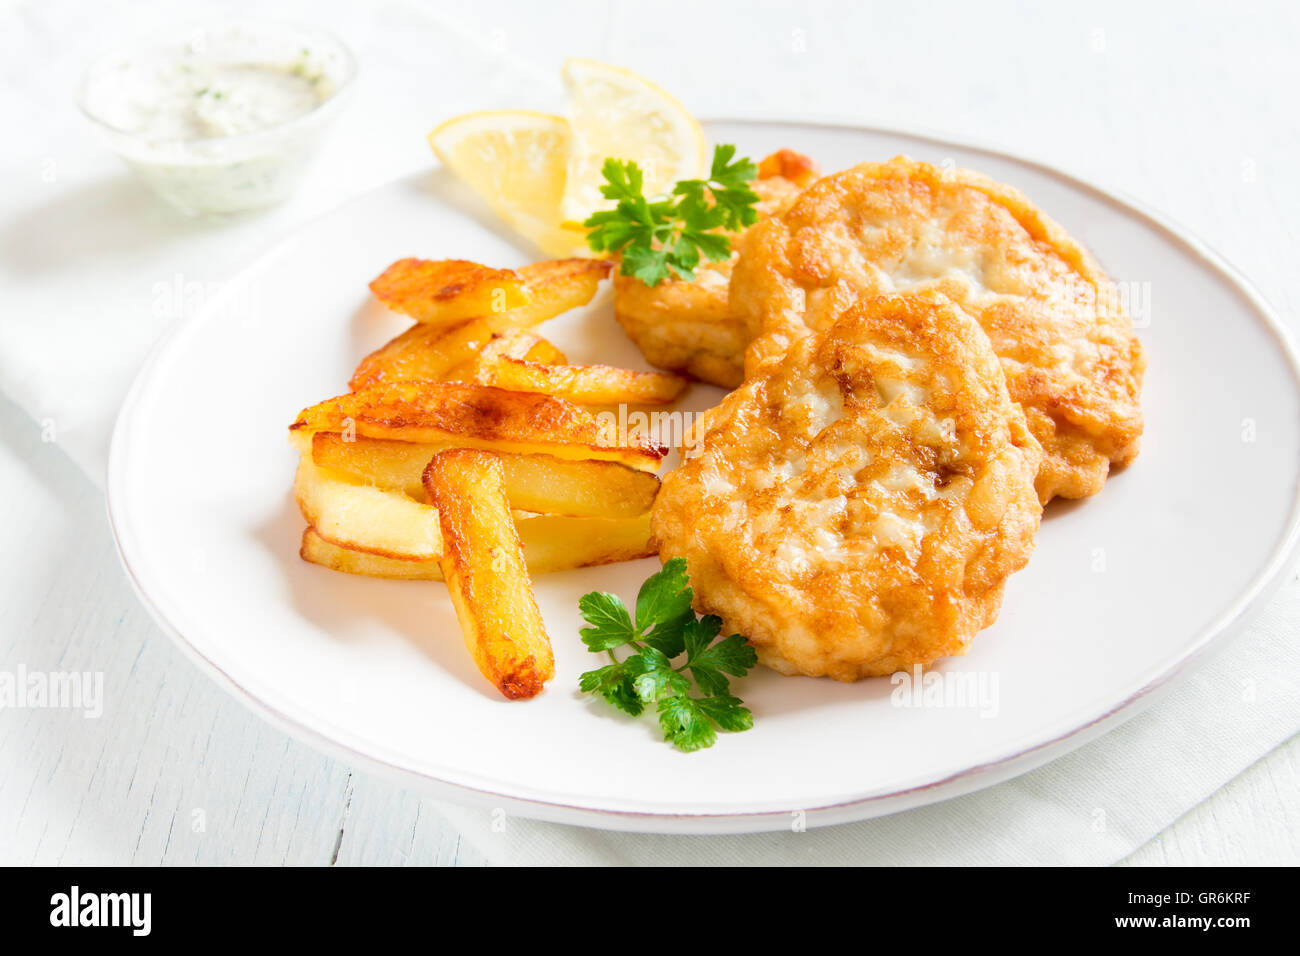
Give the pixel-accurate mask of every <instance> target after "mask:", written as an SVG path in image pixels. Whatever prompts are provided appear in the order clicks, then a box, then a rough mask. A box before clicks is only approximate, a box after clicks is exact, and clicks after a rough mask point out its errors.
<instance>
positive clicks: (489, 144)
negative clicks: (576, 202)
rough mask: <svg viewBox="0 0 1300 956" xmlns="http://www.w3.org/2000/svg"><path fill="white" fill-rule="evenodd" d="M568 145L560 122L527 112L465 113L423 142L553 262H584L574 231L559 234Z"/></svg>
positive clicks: (583, 247)
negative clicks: (563, 258) (560, 259)
mask: <svg viewBox="0 0 1300 956" xmlns="http://www.w3.org/2000/svg"><path fill="white" fill-rule="evenodd" d="M571 144H572V132H571V130H570V127H569V123H568V121H567V120H565V119H564V118H563V117H561V116H553V115H551V114H549V113H534V112H530V111H527V110H489V111H484V112H479V113H466V114H465V115H463V116H457V117H455V118H454V119H450V120H448V121H447V122H445V123H443V124H442V125H441V126H439V127H438V128H437V129H435V130H434V131H433V132H432V133H430V134H429V145H430V146H432V147H433V151H434V153H436V154H437V156H438V159H440V160H442V162H443V165H445V166H446V167H447V168H448V169H450V170H451V171H452V172H454V173H455V174H456V175H457V176H459V177H460V178H461V179H462V180H463V181H464V182H465V183H467V184H468V185H469V186H470V188H471V189H473V190H474V191H475V192H476V193H478V194H479V195H480V196H482V197H483V199H484V200H485V201H486V202H487V204H488V205H489V206H490V207H491V208H492V210H493V211H494V212H495V213H496V214H497V215H499V216H500V217H501V218H502V219H504V220H505V221H506V222H507V223H509V224H510V226H511V227H512V228H513V229H514V230H515V231H516V232H518V233H519V234H520V235H522V236H523V237H524V238H526V239H528V240H530V241H531V242H533V243H535V244H536V245H537V246H538V247H540V248H541V250H542V251H543V252H545V253H546V254H548V255H553V256H571V255H581V254H584V253H586V254H590V253H588V252H587V249H586V244H585V242H584V241H583V233H582V232H581V231H575V230H573V229H565V228H562V226H561V220H562V218H563V217H562V215H561V205H562V202H563V199H564V187H565V177H566V165H567V163H568V160H569V155H570V153H571V149H572V145H571ZM584 218H585V217H584Z"/></svg>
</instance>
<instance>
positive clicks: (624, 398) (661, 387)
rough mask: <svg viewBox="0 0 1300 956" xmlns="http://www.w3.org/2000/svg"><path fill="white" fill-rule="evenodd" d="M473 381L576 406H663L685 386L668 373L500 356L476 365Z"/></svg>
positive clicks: (679, 377)
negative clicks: (476, 371)
mask: <svg viewBox="0 0 1300 956" xmlns="http://www.w3.org/2000/svg"><path fill="white" fill-rule="evenodd" d="M477 381H478V382H479V383H481V384H483V385H493V386H496V387H497V388H506V389H510V390H511V391H515V392H539V393H542V394H545V395H554V396H556V397H557V398H564V399H568V400H569V401H571V402H575V403H577V404H579V405H617V404H619V403H620V402H622V403H636V404H642V405H665V404H667V403H668V402H671V401H673V400H674V399H676V398H677V396H678V395H680V394H681V393H682V390H683V389H684V388H686V379H685V378H683V377H682V376H681V375H676V374H674V373H672V372H636V371H633V370H632V369H627V368H615V367H614V366H611V365H546V364H543V363H541V362H530V361H528V360H527V359H522V358H515V357H513V356H501V357H499V358H497V359H496V360H494V361H490V362H483V363H481V364H480V365H479V368H478V374H477Z"/></svg>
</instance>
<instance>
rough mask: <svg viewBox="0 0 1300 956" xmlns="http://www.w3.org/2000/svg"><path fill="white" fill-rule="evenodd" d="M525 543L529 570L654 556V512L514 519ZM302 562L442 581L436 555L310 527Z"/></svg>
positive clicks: (305, 534) (305, 535) (362, 572)
mask: <svg viewBox="0 0 1300 956" xmlns="http://www.w3.org/2000/svg"><path fill="white" fill-rule="evenodd" d="M515 528H516V529H517V530H518V532H519V540H520V541H521V542H522V543H523V546H524V564H526V565H527V566H528V573H529V574H530V575H531V574H549V573H552V572H556V571H571V570H573V569H575V568H589V567H594V566H596V565H601V564H616V563H618V562H620V561H635V560H637V559H638V558H648V557H651V556H653V555H654V553H655V551H654V548H652V547H651V546H650V515H649V514H644V515H639V516H638V517H635V518H561V517H554V516H551V515H526V516H516V517H515ZM299 553H300V554H301V555H302V558H303V560H304V561H310V562H311V563H312V564H319V565H321V566H323V567H327V568H331V569H333V570H335V571H342V572H344V573H345V574H360V575H365V576H367V577H373V578H394V579H398V580H405V581H441V580H442V568H440V567H439V566H438V562H437V561H436V560H433V559H425V560H421V561H414V560H407V559H404V558H393V557H387V556H385V555H380V554H374V553H372V552H369V551H358V550H355V549H353V548H345V547H341V546H340V545H337V544H333V543H332V542H329V541H327V540H325V538H323V537H321V535H320V534H319V533H318V532H317V531H316V529H315V528H307V529H306V530H305V531H304V532H303V536H302V548H301V551H300V552H299Z"/></svg>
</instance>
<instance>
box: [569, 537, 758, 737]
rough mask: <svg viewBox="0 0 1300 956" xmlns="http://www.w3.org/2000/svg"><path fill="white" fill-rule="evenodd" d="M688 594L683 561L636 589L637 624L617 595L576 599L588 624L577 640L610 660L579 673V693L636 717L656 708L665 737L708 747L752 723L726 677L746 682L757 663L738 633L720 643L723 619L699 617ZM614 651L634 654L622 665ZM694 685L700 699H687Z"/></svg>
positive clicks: (670, 564)
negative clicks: (721, 733) (721, 734)
mask: <svg viewBox="0 0 1300 956" xmlns="http://www.w3.org/2000/svg"><path fill="white" fill-rule="evenodd" d="M692 597H693V593H692V591H691V587H690V583H689V581H688V580H687V577H686V559H685V558H673V559H672V560H670V561H669V562H668V563H667V564H665V565H664V566H663V568H661V569H660V570H659V571H658V572H656V573H655V574H652V575H651V576H650V577H649V578H647V579H646V581H645V583H644V584H642V585H641V590H640V592H639V593H638V594H637V598H636V622H635V623H633V620H632V616H631V614H629V613H628V609H627V606H626V605H624V603H623V601H622V600H621V599H620V598H619V597H618V596H616V595H613V594H606V593H604V592H602V591H591V592H589V593H587V594H584V595H583V596H582V597H581V598H580V599H579V601H578V609H579V611H580V612H581V613H582V618H583V620H584V621H586V622H587V623H588V624H589V625H591V626H590V627H584V628H583V629H582V630H581V631H580V632H579V633H580V634H581V636H582V642H583V643H584V644H586V645H587V647H588V649H589V650H591V651H592V652H593V653H600V652H602V651H603V652H605V653H606V654H608V655H609V658H610V660H611V661H612V662H613V663H610V664H606V665H605V666H604V667H598V668H596V669H595V670H592V671H587V673H585V674H583V675H582V677H581V679H580V680H579V683H578V687H579V689H581V690H582V691H583V692H584V693H588V694H599V695H600V696H601V697H604V698H605V700H607V701H609V702H610V703H611V704H613V705H614V706H615V707H617V708H618V709H619V710H621V711H623V712H625V713H628V714H631V715H633V716H636V715H638V714H640V713H642V712H643V711H644V710H645V709H646V707H647V706H649V705H654V707H655V709H656V711H657V713H658V715H659V726H660V727H662V728H663V732H664V740H666V741H668V742H669V743H671V744H673V745H674V746H675V747H677V748H678V749H679V750H685V751H692V750H700V749H702V748H704V747H712V746H713V744H714V742H715V741H716V740H717V736H718V735H717V731H718V730H728V731H736V730H748V729H749V728H750V727H752V726H753V725H754V715H753V714H751V713H750V712H749V710H748V708H746V707H745V706H743V702H742V701H741V700H740V698H739V697H734V696H732V694H731V685H730V681H729V680H728V678H727V675H728V674H730V675H732V676H733V677H744V676H745V674H746V673H747V672H748V671H749V669H750V668H751V667H753V666H754V665H755V664H757V663H758V657H757V655H756V654H755V653H754V648H752V647H750V646H749V644H748V643H746V641H745V639H744V638H743V637H741V636H740V635H739V634H732V635H731V636H730V637H727V638H724V639H722V640H720V641H719V640H717V636H718V631H719V630H720V629H721V627H722V621H721V620H720V619H719V618H717V617H715V616H714V615H712V614H710V615H708V616H707V617H703V618H696V616H695V612H694V611H693V610H692V609H691V599H692ZM617 648H630V649H631V650H632V651H633V652H634V653H632V654H631V655H629V656H628V657H626V658H623V659H622V660H620V659H619V658H618V657H617V656H616V655H615V654H614V651H615V649H617ZM678 659H681V662H680V663H679V664H677V665H676V666H674V664H675V662H676V661H677V660H678ZM693 688H698V689H699V690H700V692H701V694H702V696H699V697H696V696H692V694H691V690H692V689H693Z"/></svg>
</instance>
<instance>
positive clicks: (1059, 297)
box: [730, 157, 1146, 503]
mask: <svg viewBox="0 0 1300 956" xmlns="http://www.w3.org/2000/svg"><path fill="white" fill-rule="evenodd" d="M915 289H937V290H940V291H942V292H944V293H945V294H946V295H948V296H949V297H950V298H952V299H953V300H954V301H956V302H957V303H959V304H960V305H961V306H962V308H963V309H965V310H966V311H967V312H969V313H970V314H971V315H973V316H974V317H975V318H976V319H977V320H978V321H979V323H980V325H981V326H982V327H983V329H984V331H985V332H986V333H987V334H988V337H989V340H990V341H991V342H992V343H993V349H994V351H995V352H996V353H997V354H998V357H999V358H1000V359H1001V360H1002V367H1003V369H1004V370H1005V372H1006V377H1007V384H1008V386H1009V388H1010V391H1011V397H1012V399H1014V400H1015V401H1016V402H1018V403H1019V404H1020V405H1021V406H1022V407H1023V408H1024V410H1025V415H1026V418H1027V420H1028V423H1029V427H1030V430H1031V431H1033V433H1034V436H1035V437H1036V438H1037V439H1038V441H1039V442H1040V443H1041V444H1042V446H1043V450H1044V453H1045V454H1044V457H1043V464H1042V468H1041V470H1040V472H1039V475H1038V479H1037V487H1038V494H1039V497H1040V498H1041V499H1042V501H1043V502H1044V503H1046V502H1047V501H1048V500H1050V499H1051V498H1052V497H1054V496H1055V495H1062V496H1064V497H1067V498H1081V497H1084V496H1086V495H1091V494H1095V493H1096V492H1097V491H1099V490H1100V489H1101V487H1102V485H1103V484H1104V483H1105V481H1106V476H1107V474H1108V472H1109V469H1110V466H1111V465H1112V464H1116V465H1122V464H1126V463H1127V462H1129V461H1131V460H1132V459H1133V458H1134V457H1136V456H1137V453H1138V447H1139V444H1140V441H1141V436H1142V411H1141V408H1140V405H1139V396H1140V392H1141V388H1142V375H1143V371H1144V369H1145V366H1146V359H1145V356H1144V354H1143V351H1142V347H1141V345H1140V344H1139V342H1138V340H1137V338H1136V337H1135V336H1134V334H1133V326H1132V323H1131V322H1130V321H1129V319H1128V317H1127V315H1126V314H1125V313H1124V311H1123V309H1122V307H1121V305H1120V302H1119V296H1118V294H1117V291H1116V289H1115V286H1114V285H1113V284H1112V283H1111V281H1110V280H1109V279H1108V278H1107V277H1106V276H1105V275H1104V274H1103V273H1102V271H1101V269H1100V267H1099V266H1098V265H1097V263H1096V262H1094V261H1093V258H1092V257H1091V256H1090V255H1089V254H1088V252H1087V251H1086V250H1085V249H1084V248H1083V247H1082V246H1080V245H1079V244H1078V243H1077V242H1075V241H1074V240H1073V239H1071V238H1070V237H1069V236H1068V235H1066V233H1065V231H1064V230H1063V229H1062V228H1061V227H1060V226H1058V225H1057V224H1056V223H1054V222H1052V220H1050V219H1048V218H1047V217H1046V216H1045V215H1043V213H1041V212H1040V211H1039V210H1038V209H1036V208H1035V207H1034V206H1033V205H1031V204H1030V203H1029V201H1028V200H1027V199H1026V198H1025V197H1024V196H1023V195H1021V193H1019V192H1017V191H1016V190H1015V189H1012V188H1011V187H1009V186H1004V185H1002V184H1001V183H997V182H994V181H993V180H991V179H988V178H987V177H985V176H981V175H980V174H978V173H973V172H968V171H965V170H951V171H947V170H943V169H940V168H938V167H935V166H931V165H928V164H926V163H918V162H913V161H912V160H910V159H908V158H906V157H898V158H897V159H894V160H892V161H891V162H888V163H863V164H862V165H860V166H855V167H853V168H852V169H848V170H845V171H844V172H841V173H836V174H834V175H831V176H827V177H825V178H823V179H821V180H819V181H818V182H817V183H815V184H814V185H813V186H811V187H810V188H809V189H807V190H805V191H804V192H803V193H801V194H800V195H799V197H798V198H797V199H795V201H794V202H793V203H791V204H790V205H789V207H788V208H787V209H786V210H785V211H784V212H782V213H781V214H779V215H777V216H775V217H773V218H771V219H769V220H767V221H765V222H762V223H759V224H758V225H756V226H754V227H753V228H752V229H750V230H748V232H747V233H746V234H745V235H744V236H743V237H742V239H741V240H740V256H739V260H738V262H737V265H736V267H735V270H734V274H733V277H732V282H731V299H730V308H731V310H732V312H733V313H734V314H735V315H736V316H737V317H743V319H744V320H745V322H746V325H747V330H748V334H749V335H750V336H751V338H752V339H754V341H753V344H752V345H751V347H750V350H749V352H748V353H747V357H746V369H747V371H748V372H750V373H752V372H753V371H754V370H755V369H757V368H759V367H761V366H762V365H764V364H765V363H767V362H771V361H780V359H781V357H782V356H783V355H784V353H785V352H786V351H787V349H789V348H790V346H791V344H792V343H793V342H794V341H796V340H797V339H799V338H800V337H801V336H803V335H806V334H808V332H809V331H816V330H821V329H825V328H826V327H827V326H829V325H830V324H831V323H832V322H833V321H834V320H835V318H836V316H838V315H839V313H840V312H842V311H843V310H844V309H845V308H847V307H848V306H849V305H851V304H852V303H854V302H855V301H857V300H858V299H859V298H860V297H862V296H864V295H880V294H884V293H892V292H902V291H908V290H915Z"/></svg>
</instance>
